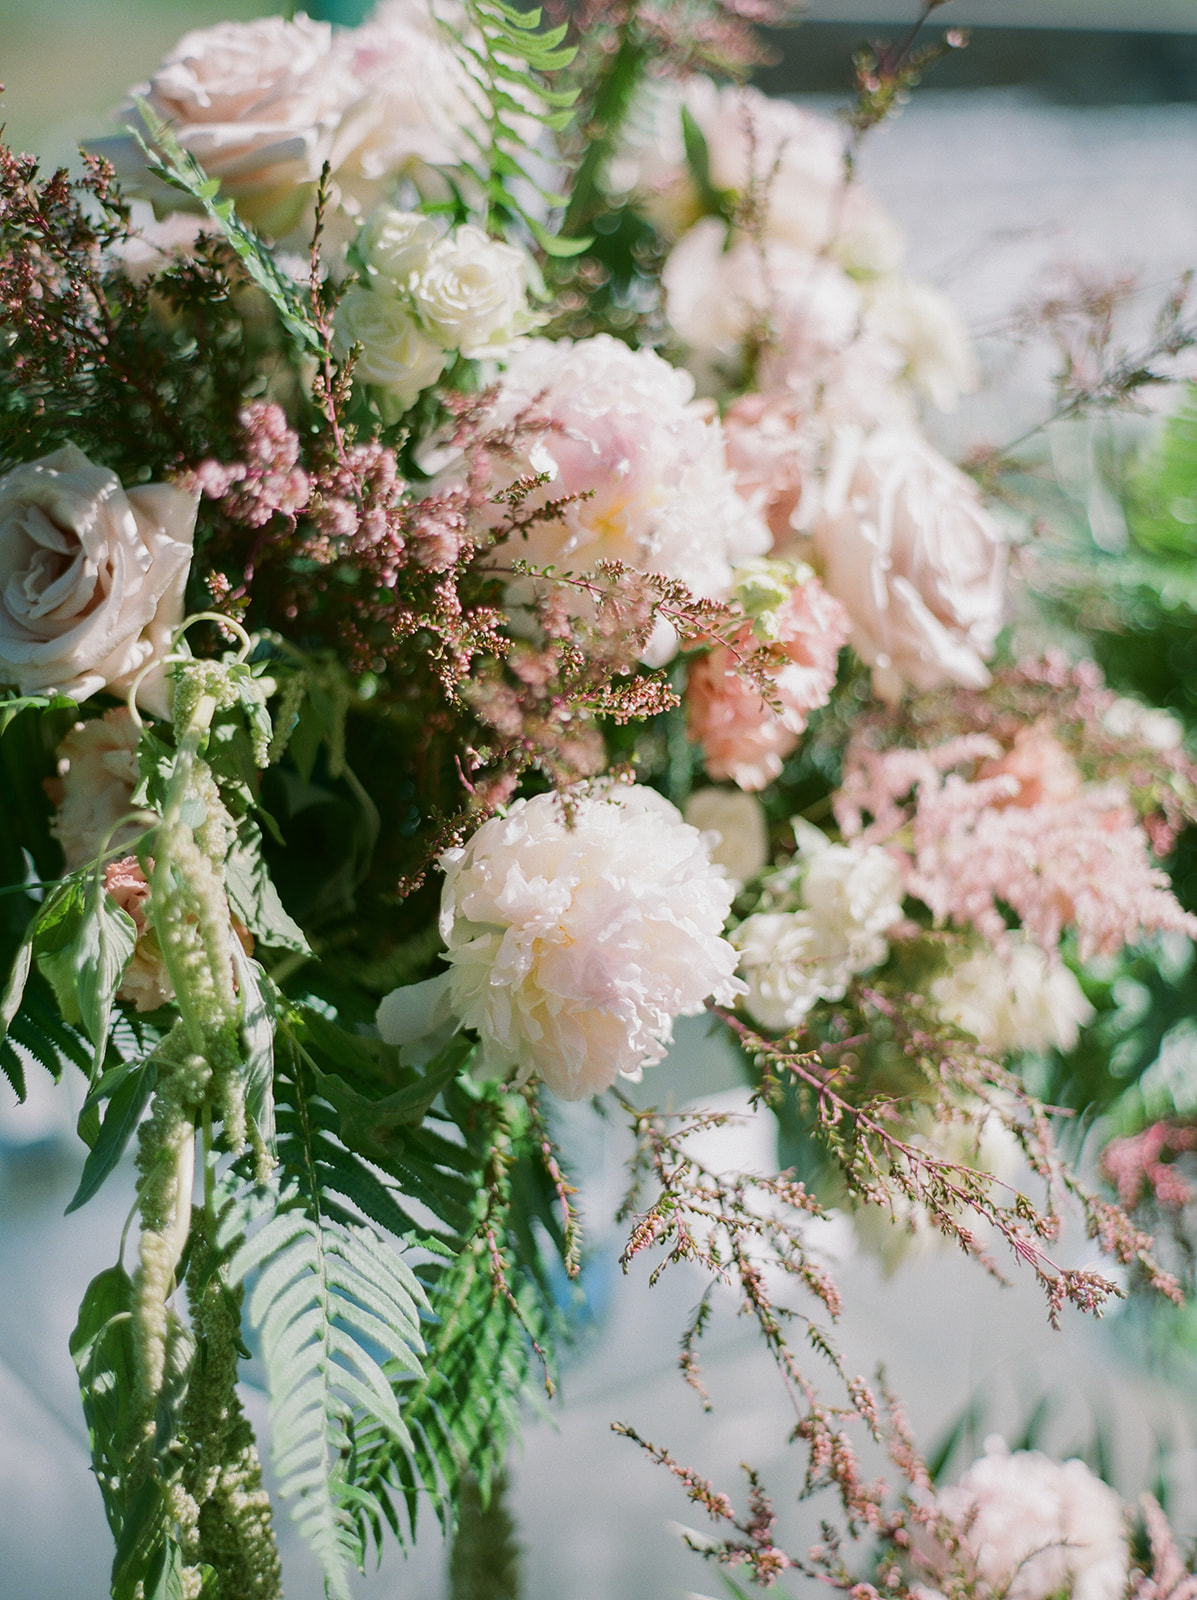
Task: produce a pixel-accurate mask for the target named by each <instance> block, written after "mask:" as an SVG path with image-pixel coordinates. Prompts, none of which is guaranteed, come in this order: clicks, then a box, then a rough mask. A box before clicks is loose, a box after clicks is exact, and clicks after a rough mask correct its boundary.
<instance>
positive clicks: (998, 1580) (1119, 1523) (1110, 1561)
mask: <svg viewBox="0 0 1197 1600" xmlns="http://www.w3.org/2000/svg"><path fill="white" fill-rule="evenodd" d="M936 1506H937V1509H939V1510H940V1511H941V1512H943V1513H944V1514H945V1515H946V1516H948V1517H950V1518H951V1519H952V1521H953V1522H954V1523H955V1524H956V1526H957V1527H958V1528H959V1529H961V1530H962V1532H961V1542H960V1548H959V1552H958V1554H957V1556H956V1558H955V1561H954V1562H953V1561H951V1558H949V1556H948V1555H947V1552H946V1551H944V1550H943V1548H942V1547H941V1546H939V1545H938V1543H937V1542H936V1541H935V1540H933V1539H932V1538H931V1536H930V1535H928V1534H922V1535H920V1536H919V1537H918V1538H917V1540H916V1549H917V1552H918V1555H919V1556H920V1557H921V1558H922V1561H923V1562H925V1563H926V1564H927V1565H928V1566H929V1567H930V1568H931V1571H932V1573H933V1574H934V1575H935V1576H937V1577H946V1576H947V1575H948V1573H949V1572H951V1571H952V1570H953V1568H957V1569H963V1573H965V1574H967V1577H968V1579H969V1580H970V1581H971V1582H973V1583H979V1584H981V1585H983V1586H984V1592H985V1593H989V1594H1001V1595H1004V1596H1005V1597H1006V1600H1050V1597H1053V1596H1057V1595H1068V1596H1069V1600H1122V1595H1123V1594H1124V1592H1125V1589H1126V1582H1127V1577H1128V1575H1129V1567H1130V1552H1129V1550H1128V1548H1127V1537H1126V1512H1125V1509H1124V1507H1123V1505H1122V1502H1121V1501H1120V1500H1119V1498H1118V1496H1117V1495H1116V1494H1115V1493H1114V1491H1113V1489H1111V1488H1110V1487H1109V1485H1108V1484H1106V1483H1103V1482H1102V1480H1101V1479H1100V1478H1098V1477H1095V1476H1094V1474H1093V1473H1092V1472H1090V1470H1089V1468H1088V1467H1087V1466H1086V1465H1085V1464H1084V1462H1083V1461H1076V1460H1073V1461H1053V1460H1052V1459H1051V1458H1050V1456H1046V1455H1043V1454H1041V1453H1040V1452H1039V1451H1038V1450H1018V1451H1015V1452H1014V1454H1011V1453H1010V1452H1009V1450H1008V1448H1007V1446H1006V1443H1005V1441H1004V1440H1003V1439H1000V1438H997V1437H996V1436H995V1437H991V1438H989V1439H987V1440H986V1441H985V1454H984V1455H983V1456H982V1457H981V1459H980V1460H979V1461H975V1462H974V1463H973V1465H972V1466H971V1467H970V1468H969V1469H968V1471H967V1472H966V1473H965V1474H964V1476H963V1477H962V1478H961V1480H960V1482H959V1483H957V1484H954V1485H953V1486H952V1487H951V1488H948V1489H944V1490H942V1491H941V1493H940V1494H939V1495H938V1496H937V1498H936Z"/></svg>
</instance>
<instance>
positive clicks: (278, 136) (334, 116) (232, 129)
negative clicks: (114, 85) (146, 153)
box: [95, 13, 361, 236]
mask: <svg viewBox="0 0 1197 1600" xmlns="http://www.w3.org/2000/svg"><path fill="white" fill-rule="evenodd" d="M135 92H136V93H137V94H138V95H139V96H140V97H141V98H142V99H144V100H145V102H146V104H147V105H148V106H149V108H150V110H151V111H152V112H153V113H154V114H155V115H156V116H157V117H158V118H160V119H161V120H162V121H163V122H166V123H169V124H170V127H171V130H172V132H173V133H174V136H175V138H176V139H178V141H179V143H180V144H181V145H182V146H183V147H184V149H186V150H188V151H190V153H191V154H192V155H193V156H195V158H196V159H197V161H199V163H200V165H201V166H202V167H203V168H204V170H205V171H206V172H207V173H208V175H209V176H210V177H213V178H218V179H219V180H220V184H221V188H222V190H223V192H224V193H225V194H226V195H229V196H231V197H232V198H233V199H234V200H235V201H236V202H237V208H238V210H239V211H240V212H241V213H242V215H243V216H244V217H245V218H246V219H247V221H250V222H252V223H254V224H255V226H257V227H261V228H264V229H266V230H267V231H268V232H270V233H273V234H275V235H276V236H277V235H279V234H282V233H285V232H287V230H288V229H289V228H291V227H293V226H294V225H295V224H296V223H297V222H298V220H299V217H300V215H301V213H302V211H303V208H304V206H305V204H306V202H307V199H308V196H309V194H310V193H311V191H312V189H313V187H314V185H315V183H316V181H317V179H318V178H319V176H320V169H321V166H322V165H323V163H324V162H325V161H326V160H327V161H330V162H331V163H332V164H333V166H334V167H335V166H336V165H337V164H338V155H337V150H336V139H337V136H338V134H339V132H340V131H341V125H342V120H343V117H344V114H345V112H346V110H347V109H348V108H349V106H350V105H351V104H352V103H353V101H354V100H355V99H356V98H358V97H359V96H360V94H361V89H360V86H359V85H358V84H357V82H356V81H355V79H354V77H353V75H352V73H351V72H350V71H349V70H348V68H347V65H346V63H345V62H344V61H343V59H342V58H341V56H340V55H339V54H338V52H337V51H336V50H335V49H334V47H333V38H332V29H331V28H330V26H329V24H328V23H327V22H313V21H312V20H311V18H310V17H306V16H304V15H303V14H302V13H301V14H300V15H299V16H297V17H295V18H294V19H293V20H292V21H284V20H283V19H282V18H281V17H258V18H255V19H253V20H252V21H246V22H222V23H218V24H217V25H216V26H215V27H211V28H199V29H195V30H193V31H192V32H191V33H187V34H184V36H183V37H182V38H181V39H180V40H179V42H178V44H177V45H175V47H174V49H173V50H171V51H170V53H169V54H168V55H167V57H166V59H165V60H164V61H163V62H162V64H161V66H160V67H159V68H158V70H157V71H156V72H155V73H154V75H153V77H152V78H151V80H150V82H149V83H148V84H142V85H139V87H138V89H137V90H136V91H135ZM123 115H124V118H125V119H126V120H128V121H131V120H132V119H133V117H134V116H135V115H136V112H135V109H134V107H132V106H129V107H126V108H125V110H124V112H123ZM95 147H96V148H97V149H100V150H101V151H102V153H103V154H104V155H106V156H107V157H108V158H109V159H110V160H112V161H113V162H114V164H115V165H116V167H117V170H118V172H119V173H120V174H121V176H122V177H124V178H126V179H127V180H128V181H130V182H132V183H137V182H140V183H141V185H142V187H143V188H146V187H147V186H149V187H153V194H154V198H155V199H156V200H158V201H160V202H163V203H164V204H167V205H170V206H171V207H177V206H178V204H179V197H178V195H177V194H176V193H175V192H174V191H173V190H168V189H166V188H165V186H164V185H161V184H158V185H156V186H153V185H152V184H151V180H150V179H149V177H148V176H147V174H146V170H145V166H144V163H143V160H142V157H141V154H140V151H139V149H138V146H137V144H136V142H135V140H134V139H133V136H132V134H124V135H121V136H118V137H115V138H111V139H104V140H99V141H96V146H95Z"/></svg>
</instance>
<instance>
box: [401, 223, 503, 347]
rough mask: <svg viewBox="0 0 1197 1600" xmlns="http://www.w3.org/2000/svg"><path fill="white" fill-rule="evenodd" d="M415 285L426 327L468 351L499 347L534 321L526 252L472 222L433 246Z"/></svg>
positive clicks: (443, 341) (445, 341)
mask: <svg viewBox="0 0 1197 1600" xmlns="http://www.w3.org/2000/svg"><path fill="white" fill-rule="evenodd" d="M411 287H412V294H413V296H414V298H415V303H416V309H417V311H418V312H419V314H420V318H421V320H422V321H423V323H424V325H425V327H427V328H428V330H429V332H430V333H432V334H433V336H434V337H435V338H437V339H438V340H439V341H440V343H441V344H442V345H443V346H444V348H445V349H446V350H460V351H461V353H462V354H463V355H465V356H471V357H478V356H482V355H487V354H493V353H496V352H497V351H499V350H501V349H502V348H503V347H504V346H505V345H507V344H508V343H509V342H510V341H511V339H512V338H513V337H514V336H515V335H516V334H517V333H523V332H525V331H526V329H527V328H528V326H529V325H530V322H531V318H530V316H529V313H528V269H527V262H526V260H525V257H524V256H523V255H522V254H521V252H520V251H519V250H516V249H515V248H514V247H513V246H512V245H509V244H503V243H502V242H501V241H500V240H498V239H490V238H488V237H487V235H486V234H485V233H483V231H482V229H481V228H475V227H472V226H470V225H469V224H467V225H466V226H465V227H462V228H458V229H457V230H456V232H455V233H452V234H450V235H449V236H448V237H447V238H444V239H441V240H440V241H439V243H437V244H435V245H434V246H433V247H432V249H431V250H430V251H429V252H428V256H427V259H426V260H425V262H424V264H423V266H422V267H421V268H420V270H419V272H418V273H417V274H416V276H415V278H414V280H413V282H412V286H411Z"/></svg>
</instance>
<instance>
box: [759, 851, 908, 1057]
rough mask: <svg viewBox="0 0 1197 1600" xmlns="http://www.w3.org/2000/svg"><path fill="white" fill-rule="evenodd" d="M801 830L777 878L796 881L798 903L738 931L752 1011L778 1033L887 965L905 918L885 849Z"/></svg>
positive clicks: (789, 883) (897, 878) (893, 864)
mask: <svg viewBox="0 0 1197 1600" xmlns="http://www.w3.org/2000/svg"><path fill="white" fill-rule="evenodd" d="M794 829H795V833H796V834H797V837H798V845H799V850H798V855H797V856H796V857H795V860H794V862H793V863H791V864H790V866H788V867H787V868H785V869H784V871H783V872H782V873H780V874H777V875H776V880H769V882H773V881H776V883H778V884H779V885H782V886H784V887H785V888H787V889H790V888H793V887H794V886H795V885H796V886H797V893H798V897H799V900H800V904H799V906H798V908H797V909H796V910H779V911H758V912H756V913H755V914H754V915H753V916H751V917H746V918H745V920H744V921H743V922H742V923H741V924H740V926H739V927H738V928H737V929H736V930H735V932H734V933H733V934H732V940H733V943H734V944H735V945H736V947H737V949H738V950H739V951H740V972H741V973H742V975H743V977H744V979H745V980H746V982H747V984H748V998H747V1000H746V1001H745V1002H744V1004H745V1009H746V1010H747V1011H748V1012H749V1013H750V1014H751V1015H752V1016H753V1017H755V1018H756V1020H757V1021H758V1022H759V1023H760V1024H761V1026H762V1027H765V1028H769V1029H772V1030H774V1031H776V1032H780V1031H782V1030H783V1029H786V1028H794V1027H797V1025H798V1024H799V1023H800V1022H801V1021H802V1019H803V1017H805V1015H806V1014H807V1012H808V1011H809V1010H810V1009H811V1007H812V1006H813V1005H814V1004H815V1002H816V1001H818V1000H841V999H843V997H844V994H845V993H846V992H847V988H848V984H849V983H850V981H851V979H852V978H853V977H854V976H855V974H857V973H859V972H868V971H870V970H871V969H872V968H874V967H878V966H880V965H881V963H882V962H883V961H884V960H885V959H886V957H887V956H888V955H889V944H888V942H887V941H886V939H885V934H886V932H887V931H888V930H889V929H890V928H892V927H893V925H894V924H895V923H896V922H898V921H899V920H900V918H901V916H902V872H901V868H900V866H899V865H898V863H897V861H895V860H894V858H893V857H892V856H890V855H889V854H888V853H887V852H886V851H885V850H883V849H881V848H879V847H878V846H876V845H871V846H868V847H866V848H864V849H861V848H859V847H858V846H855V845H842V844H832V843H831V842H830V840H828V839H827V838H826V837H825V836H824V835H823V834H822V833H820V832H819V830H818V829H817V828H812V827H810V826H809V825H808V824H806V823H803V822H801V821H800V820H796V821H795V824H794ZM766 886H767V887H768V886H769V883H767V885H766Z"/></svg>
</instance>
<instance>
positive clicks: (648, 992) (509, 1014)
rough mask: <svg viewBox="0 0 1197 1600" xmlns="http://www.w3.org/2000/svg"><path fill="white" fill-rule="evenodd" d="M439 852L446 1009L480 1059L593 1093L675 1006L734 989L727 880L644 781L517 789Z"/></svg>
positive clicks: (691, 1008) (660, 1036) (560, 1090)
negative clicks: (562, 791) (565, 792)
mask: <svg viewBox="0 0 1197 1600" xmlns="http://www.w3.org/2000/svg"><path fill="white" fill-rule="evenodd" d="M442 864H443V866H444V869H445V886H444V892H443V895H442V898H441V917H440V925H441V935H442V937H443V939H444V941H445V944H446V946H447V959H448V961H449V963H450V970H449V973H448V975H447V976H448V988H449V1008H450V1009H451V1011H452V1013H453V1014H454V1015H455V1016H456V1017H457V1019H458V1020H459V1021H460V1022H461V1023H462V1024H463V1025H464V1026H465V1027H468V1028H473V1029H475V1030H476V1032H477V1034H478V1037H479V1040H480V1041H481V1046H482V1064H483V1065H484V1066H485V1067H486V1068H488V1069H490V1070H496V1071H507V1070H509V1069H512V1068H514V1069H515V1070H516V1072H517V1076H518V1080H519V1081H521V1082H522V1081H525V1080H527V1079H529V1078H532V1077H538V1078H543V1080H544V1081H545V1083H547V1084H548V1086H549V1088H550V1089H552V1091H553V1092H554V1094H557V1095H559V1096H560V1097H561V1098H562V1099H564V1100H580V1099H583V1098H584V1097H586V1096H589V1095H594V1094H599V1093H601V1091H602V1090H604V1089H607V1088H609V1087H610V1086H611V1084H613V1083H614V1082H615V1079H616V1078H617V1077H619V1076H620V1075H621V1074H622V1075H623V1076H625V1077H629V1078H637V1077H639V1074H640V1069H641V1068H642V1067H644V1066H646V1065H649V1064H651V1063H653V1062H656V1061H659V1060H660V1059H661V1058H662V1057H663V1056H664V1054H665V1052H666V1049H667V1047H668V1045H669V1043H670V1040H671V1037H672V1030H673V1022H674V1018H675V1017H679V1016H691V1015H694V1014H696V1013H698V1012H700V1011H701V1010H702V1007H703V1002H704V1001H705V1000H706V999H707V998H708V997H709V996H714V998H715V999H716V1000H718V1001H719V1002H721V1003H724V1004H728V1003H730V1002H731V1001H732V1000H734V998H735V996H736V995H737V994H738V993H740V992H741V990H742V988H743V985H741V984H739V983H738V982H737V981H736V979H735V976H734V973H735V965H736V952H735V951H734V950H733V949H732V947H731V945H730V944H729V943H728V941H727V940H726V939H724V938H723V936H722V930H723V923H724V919H725V917H726V916H727V912H728V907H729V905H730V903H731V898H732V885H731V884H730V883H729V882H728V880H727V879H726V878H725V877H724V876H723V873H722V871H721V869H719V868H717V867H714V866H712V864H711V860H710V856H709V854H708V852H707V848H706V845H705V843H704V842H703V838H702V835H701V834H700V833H699V832H698V830H697V829H696V828H692V827H690V826H688V825H687V824H686V823H685V822H683V821H682V818H681V816H680V815H679V813H678V812H677V810H676V809H675V808H674V807H673V806H671V805H670V804H669V802H668V801H667V800H664V799H662V797H661V796H660V795H659V794H657V793H656V791H655V790H652V789H646V788H641V787H639V786H635V785H631V786H616V785H595V786H593V787H591V788H588V789H582V790H579V791H575V793H573V794H572V795H571V796H569V797H568V798H567V799H566V800H562V799H561V798H559V797H558V796H556V795H552V794H543V795H537V796H535V797H534V798H533V799H531V800H517V801H516V802H515V804H514V805H512V807H511V809H510V810H509V812H508V813H507V815H506V816H505V817H494V818H492V819H491V820H490V821H489V822H486V823H484V824H483V825H482V827H481V828H479V829H478V831H477V833H476V834H475V835H474V836H473V838H472V839H471V840H470V841H469V843H468V844H467V845H466V846H465V847H464V848H463V849H458V850H450V851H447V852H446V854H445V855H444V856H443V857H442ZM384 1005H385V1002H384ZM384 1032H385V1030H384Z"/></svg>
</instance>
